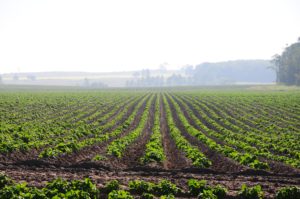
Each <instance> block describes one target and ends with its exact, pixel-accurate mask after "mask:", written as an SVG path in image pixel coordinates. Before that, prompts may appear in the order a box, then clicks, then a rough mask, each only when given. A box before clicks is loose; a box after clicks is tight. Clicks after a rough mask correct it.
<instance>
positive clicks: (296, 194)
mask: <svg viewBox="0 0 300 199" xmlns="http://www.w3.org/2000/svg"><path fill="white" fill-rule="evenodd" d="M275 198H276V199H299V198H300V188H299V187H284V188H281V189H280V190H279V191H278V192H277V193H276V197H275Z"/></svg>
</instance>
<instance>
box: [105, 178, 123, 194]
mask: <svg viewBox="0 0 300 199" xmlns="http://www.w3.org/2000/svg"><path fill="white" fill-rule="evenodd" d="M119 188H120V184H119V181H118V180H112V181H110V182H108V183H107V184H106V185H105V187H104V190H105V191H106V192H107V193H109V192H111V191H114V190H118V189H119Z"/></svg>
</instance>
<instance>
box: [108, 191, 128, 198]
mask: <svg viewBox="0 0 300 199" xmlns="http://www.w3.org/2000/svg"><path fill="white" fill-rule="evenodd" d="M108 199H133V197H132V196H131V195H130V193H129V192H127V191H124V190H113V191H112V192H110V193H109V194H108Z"/></svg>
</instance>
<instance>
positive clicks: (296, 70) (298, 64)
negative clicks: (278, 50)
mask: <svg viewBox="0 0 300 199" xmlns="http://www.w3.org/2000/svg"><path fill="white" fill-rule="evenodd" d="M272 62H273V64H274V68H275V71H276V73H277V82H278V83H284V84H287V85H298V86H299V85H300V41H298V42H296V43H294V44H292V45H290V46H288V47H286V48H285V50H284V51H283V52H282V54H281V55H275V56H274V57H273V60H272Z"/></svg>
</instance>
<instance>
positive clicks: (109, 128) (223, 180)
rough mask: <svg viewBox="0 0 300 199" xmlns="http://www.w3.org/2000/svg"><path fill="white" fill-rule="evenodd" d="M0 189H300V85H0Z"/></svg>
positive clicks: (220, 193) (280, 194)
mask: <svg viewBox="0 0 300 199" xmlns="http://www.w3.org/2000/svg"><path fill="white" fill-rule="evenodd" d="M0 119H1V120H0V121H1V122H0V170H1V175H0V198H14V197H15V198H17V197H19V198H111V199H113V198H125V199H126V198H197V197H198V198H293V197H294V198H299V197H300V189H299V186H300V92H297V91H242V90H241V91H239V90H226V89H224V90H214V89H190V90H187V91H184V90H181V89H149V90H146V89H144V90H143V89H138V90H133V89H132V90H130V89H128V90H125V89H115V90H113V89H112V90H102V91H101V90H79V91H76V90H73V91H64V90H58V91H55V90H50V91H46V90H45V91H43V90H40V91H32V90H27V91H24V90H23V91H21V92H15V91H9V90H5V91H1V92H0Z"/></svg>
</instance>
